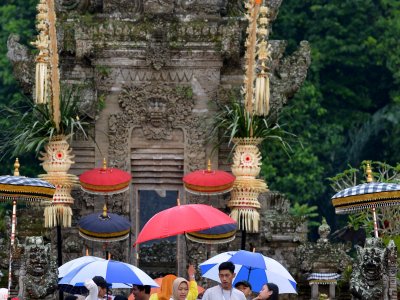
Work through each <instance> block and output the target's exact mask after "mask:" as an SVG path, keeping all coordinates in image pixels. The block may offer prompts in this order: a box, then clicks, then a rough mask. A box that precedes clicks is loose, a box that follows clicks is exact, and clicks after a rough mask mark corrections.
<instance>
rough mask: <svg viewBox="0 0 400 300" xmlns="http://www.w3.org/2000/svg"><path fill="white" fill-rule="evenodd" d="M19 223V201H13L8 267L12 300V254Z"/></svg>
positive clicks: (9, 292) (9, 295)
mask: <svg viewBox="0 0 400 300" xmlns="http://www.w3.org/2000/svg"><path fill="white" fill-rule="evenodd" d="M16 223H17V200H16V199H13V209H12V217H11V237H10V262H9V266H8V299H11V276H12V260H13V257H12V253H13V248H14V241H15V225H16Z"/></svg>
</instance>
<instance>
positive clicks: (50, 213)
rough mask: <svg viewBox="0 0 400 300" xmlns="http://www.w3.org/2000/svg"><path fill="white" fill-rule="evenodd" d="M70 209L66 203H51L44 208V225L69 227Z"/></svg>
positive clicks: (70, 220)
mask: <svg viewBox="0 0 400 300" xmlns="http://www.w3.org/2000/svg"><path fill="white" fill-rule="evenodd" d="M71 224H72V209H71V207H69V206H68V205H51V206H47V207H46V208H45V209H44V226H45V227H46V228H52V227H55V226H57V225H62V226H63V227H71Z"/></svg>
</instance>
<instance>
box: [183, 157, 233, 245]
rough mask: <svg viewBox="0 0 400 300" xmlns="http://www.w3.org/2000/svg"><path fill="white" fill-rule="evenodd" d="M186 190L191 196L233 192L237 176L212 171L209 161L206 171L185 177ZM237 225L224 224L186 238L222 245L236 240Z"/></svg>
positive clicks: (187, 235)
mask: <svg viewBox="0 0 400 300" xmlns="http://www.w3.org/2000/svg"><path fill="white" fill-rule="evenodd" d="M182 180H183V184H184V187H185V190H186V191H187V192H189V193H191V194H196V195H202V196H208V197H210V196H212V195H219V194H224V193H227V192H229V191H231V190H232V188H233V183H234V182H235V176H233V175H232V174H230V173H228V172H225V171H219V170H212V169H211V161H210V160H208V164H207V169H206V170H197V171H194V172H191V173H189V174H187V175H185V176H184V177H183V179H182ZM236 230H237V224H224V225H221V226H217V227H215V228H210V229H206V230H202V231H199V232H191V233H186V234H185V235H186V237H187V238H188V239H189V240H191V241H193V242H197V243H205V244H221V243H227V242H230V241H232V240H234V239H235V235H236Z"/></svg>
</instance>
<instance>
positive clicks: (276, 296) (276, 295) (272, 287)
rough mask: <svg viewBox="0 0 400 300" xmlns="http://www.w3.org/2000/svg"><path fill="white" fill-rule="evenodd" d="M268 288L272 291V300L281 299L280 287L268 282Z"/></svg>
mask: <svg viewBox="0 0 400 300" xmlns="http://www.w3.org/2000/svg"><path fill="white" fill-rule="evenodd" d="M265 285H266V286H267V287H268V290H270V291H272V294H271V296H270V297H269V299H270V300H278V299H279V287H278V286H277V285H276V284H275V283H272V282H268V283H266V284H265Z"/></svg>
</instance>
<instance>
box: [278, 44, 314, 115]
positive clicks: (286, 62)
mask: <svg viewBox="0 0 400 300" xmlns="http://www.w3.org/2000/svg"><path fill="white" fill-rule="evenodd" d="M270 43H271V45H272V49H273V51H272V65H271V73H272V77H271V111H273V112H274V113H275V114H277V113H278V112H279V111H280V109H281V108H282V107H283V105H284V104H286V103H287V100H288V99H290V98H292V97H293V96H294V94H295V93H296V92H297V91H298V89H299V88H300V86H301V85H302V83H303V81H304V80H305V79H306V76H307V70H308V67H309V66H310V63H311V59H310V55H311V49H310V45H309V43H308V42H307V41H302V42H300V47H299V48H298V49H297V50H296V51H295V52H294V53H292V54H291V55H289V56H287V57H283V53H284V51H285V48H286V42H284V41H270Z"/></svg>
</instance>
